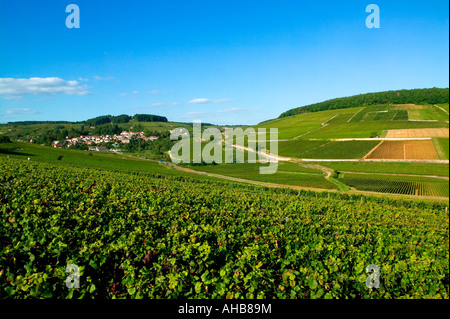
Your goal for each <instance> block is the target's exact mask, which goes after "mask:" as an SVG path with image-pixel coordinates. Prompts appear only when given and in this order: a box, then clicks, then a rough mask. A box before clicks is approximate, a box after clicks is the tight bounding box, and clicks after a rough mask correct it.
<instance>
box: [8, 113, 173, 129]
mask: <svg viewBox="0 0 450 319" xmlns="http://www.w3.org/2000/svg"><path fill="white" fill-rule="evenodd" d="M132 119H134V120H136V121H137V122H167V118H166V117H165V116H159V115H153V114H135V115H134V116H129V115H126V114H122V115H117V116H114V115H102V116H98V117H95V118H92V119H89V120H85V121H81V122H70V121H18V122H8V124H14V125H33V124H74V123H77V124H86V125H92V126H96V125H102V124H107V123H113V124H123V123H128V122H129V121H130V120H132Z"/></svg>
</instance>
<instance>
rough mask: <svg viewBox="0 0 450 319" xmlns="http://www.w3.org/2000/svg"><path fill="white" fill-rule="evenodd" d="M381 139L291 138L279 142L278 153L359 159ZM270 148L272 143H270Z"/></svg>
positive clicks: (308, 156)
mask: <svg viewBox="0 0 450 319" xmlns="http://www.w3.org/2000/svg"><path fill="white" fill-rule="evenodd" d="M378 143H379V141H338V142H336V141H328V140H304V139H298V140H291V141H281V142H279V143H278V155H280V156H287V157H295V158H307V159H313V158H317V159H331V158H335V159H358V158H362V157H364V155H366V154H367V152H369V151H370V150H371V149H372V148H374V147H375V146H376V145H377V144H378ZM268 149H269V150H270V145H268Z"/></svg>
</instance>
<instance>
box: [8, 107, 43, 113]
mask: <svg viewBox="0 0 450 319" xmlns="http://www.w3.org/2000/svg"><path fill="white" fill-rule="evenodd" d="M5 113H6V114H37V113H38V111H35V110H32V109H29V108H27V107H26V108H22V109H9V110H6V112H5Z"/></svg>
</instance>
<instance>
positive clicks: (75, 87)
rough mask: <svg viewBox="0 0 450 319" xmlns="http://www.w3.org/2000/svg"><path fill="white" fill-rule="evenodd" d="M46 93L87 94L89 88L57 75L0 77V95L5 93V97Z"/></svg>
mask: <svg viewBox="0 0 450 319" xmlns="http://www.w3.org/2000/svg"><path fill="white" fill-rule="evenodd" d="M48 94H50V95H52V94H67V95H86V94H89V89H88V86H87V85H85V84H80V83H79V82H78V81H66V80H63V79H61V78H57V77H47V78H37V77H36V78H29V79H15V78H0V95H5V96H6V97H5V98H11V97H12V96H23V95H48Z"/></svg>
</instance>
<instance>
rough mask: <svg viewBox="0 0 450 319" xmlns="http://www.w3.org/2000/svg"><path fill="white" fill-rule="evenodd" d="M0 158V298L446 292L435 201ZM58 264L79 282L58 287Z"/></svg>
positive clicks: (442, 234)
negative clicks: (74, 270) (370, 282)
mask: <svg viewBox="0 0 450 319" xmlns="http://www.w3.org/2000/svg"><path fill="white" fill-rule="evenodd" d="M0 169H1V171H2V174H1V175H0V204H1V209H0V215H1V217H2V218H1V219H0V225H1V227H0V238H1V240H2V246H0V256H1V258H0V268H1V269H2V270H3V271H2V278H4V280H1V281H0V296H2V297H3V298H112V299H116V298H170V299H171V298H179V297H186V298H218V299H224V298H237V299H240V298H248V299H253V298H269V299H270V298H301V299H303V298H308V299H310V298H313V299H316V298H351V299H359V298H372V299H378V298H383V299H386V298H387V299H390V298H396V299H397V298H448V295H449V288H448V280H447V279H446V278H447V277H446V276H448V272H449V264H448V258H449V245H448V243H449V241H448V239H449V238H448V226H449V224H448V213H446V212H445V206H446V205H447V204H445V203H444V204H440V203H438V202H433V203H431V202H425V201H419V200H410V199H396V200H395V199H389V198H388V197H384V198H379V197H372V196H362V195H359V194H358V195H346V194H338V193H336V194H332V193H318V192H307V191H300V192H299V191H293V190H288V189H269V188H264V187H258V186H243V185H235V184H230V183H227V184H224V183H221V182H212V181H208V182H205V181H203V182H202V181H199V180H197V179H195V178H191V177H185V178H182V179H180V178H177V177H175V176H174V177H169V176H166V177H165V178H160V177H153V176H151V175H148V174H143V173H134V174H130V173H126V172H108V171H104V170H98V169H93V168H73V167H67V166H64V165H58V164H49V163H39V162H28V161H21V160H18V159H13V158H9V159H8V158H5V157H0ZM361 203H363V205H362V204H361ZM380 212H382V213H380ZM374 247H375V249H374ZM255 257H257V258H255ZM68 263H71V264H76V265H78V266H79V268H80V275H81V277H82V279H83V280H82V281H81V284H80V288H79V289H66V287H65V285H64V281H65V278H66V276H67V273H66V271H65V269H66V265H67V264H68ZM369 264H376V265H380V271H381V273H382V274H383V276H381V281H380V288H379V289H376V290H374V291H370V290H368V289H367V288H366V285H365V280H366V277H367V274H366V273H365V271H364V269H365V267H366V266H367V265H369ZM405 269H408V270H409V271H405Z"/></svg>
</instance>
